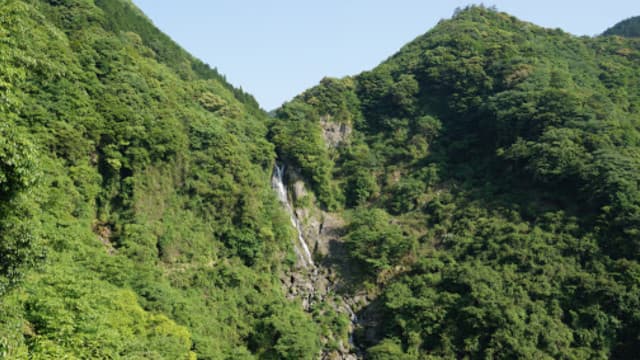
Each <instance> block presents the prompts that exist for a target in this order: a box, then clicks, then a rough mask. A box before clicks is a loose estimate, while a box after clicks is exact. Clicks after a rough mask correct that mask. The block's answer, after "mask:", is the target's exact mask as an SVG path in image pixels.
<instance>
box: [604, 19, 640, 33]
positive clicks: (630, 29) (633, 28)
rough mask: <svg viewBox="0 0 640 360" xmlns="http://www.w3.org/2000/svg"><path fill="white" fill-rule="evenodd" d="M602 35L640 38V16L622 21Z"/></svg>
mask: <svg viewBox="0 0 640 360" xmlns="http://www.w3.org/2000/svg"><path fill="white" fill-rule="evenodd" d="M602 35H605V36H610V35H618V36H623V37H640V16H635V17H632V18H628V19H626V20H623V21H620V22H619V23H617V24H615V25H614V26H612V27H611V28H609V29H607V31H605V32H604V33H603V34H602Z"/></svg>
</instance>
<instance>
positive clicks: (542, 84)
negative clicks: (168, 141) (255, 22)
mask: <svg viewBox="0 0 640 360" xmlns="http://www.w3.org/2000/svg"><path fill="white" fill-rule="evenodd" d="M639 115H640V42H639V41H638V40H636V39H624V38H620V37H595V38H587V37H575V36H572V35H570V34H568V33H565V32H563V31H562V30H558V29H555V30H554V29H545V28H541V27H538V26H535V25H533V24H531V23H527V22H523V21H520V20H518V19H516V18H514V17H512V16H509V15H508V14H505V13H501V12H498V11H495V10H492V9H486V8H484V7H482V6H473V7H469V8H467V9H464V10H462V11H460V12H457V13H456V15H455V16H454V17H453V18H452V19H450V20H444V21H441V22H440V23H439V24H438V25H437V26H436V27H435V28H433V29H432V30H430V31H429V32H427V33H426V34H424V35H423V36H420V37H418V38H417V39H415V40H414V41H412V42H410V43H409V44H407V45H405V46H404V47H403V48H402V49H401V50H400V51H399V52H398V53H396V54H395V55H393V56H391V57H390V58H389V59H387V60H386V61H384V62H383V63H382V64H380V65H379V66H378V67H376V68H375V69H373V70H371V71H365V72H363V73H361V74H359V75H357V76H353V77H346V78H342V79H334V78H325V79H323V80H322V81H321V82H320V84H319V85H318V86H316V87H313V88H311V89H309V90H307V91H305V92H304V93H302V94H301V95H299V96H297V97H296V98H295V99H293V100H292V101H290V102H288V103H286V104H285V105H283V107H282V108H280V109H279V110H278V111H277V114H276V120H275V121H274V123H273V124H272V126H271V127H270V131H269V137H270V139H271V141H272V142H273V143H274V144H275V145H276V152H277V153H278V156H279V158H280V159H282V160H283V161H285V162H286V163H288V164H290V167H291V168H294V169H296V171H297V173H298V174H300V176H302V177H303V178H304V179H305V182H306V184H307V187H308V188H309V189H311V191H312V193H313V196H311V195H308V196H307V198H308V199H307V200H306V201H300V204H299V205H298V207H299V208H300V209H301V210H304V209H313V208H318V209H323V210H324V211H325V212H327V213H331V214H334V215H335V216H340V217H342V218H343V219H344V220H345V221H346V225H345V227H344V229H343V234H342V240H343V241H344V246H345V249H346V251H347V254H348V255H347V256H348V258H349V263H348V265H346V266H342V268H336V270H337V271H342V273H343V275H344V276H345V278H346V279H351V287H352V288H354V289H355V290H354V291H355V294H358V293H359V292H360V293H362V292H364V294H365V295H363V297H364V296H366V299H367V300H366V301H361V302H360V305H359V308H357V309H356V310H357V313H358V319H360V320H359V327H360V329H358V330H356V332H355V341H356V344H358V346H359V347H360V348H362V349H363V351H364V352H365V353H366V354H367V358H370V359H427V358H429V359H432V358H434V359H435V358H501V359H503V358H504V359H507V358H508V359H512V358H527V359H574V358H575V359H586V358H618V359H623V358H626V359H631V358H635V357H636V356H637V354H636V352H637V349H638V348H640V337H639V336H638V335H639V334H640V303H639V302H638V299H640V291H639V289H640V286H639V285H640V277H639V276H638V274H640V264H639V263H638V261H639V260H640V188H639V186H640V177H639V175H638V171H637V169H638V168H639V166H640V116H639ZM309 199H311V201H310V200H309ZM302 200H305V199H304V198H303V199H302ZM301 213H304V212H301ZM321 229H322V227H321Z"/></svg>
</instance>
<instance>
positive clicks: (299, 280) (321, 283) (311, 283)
mask: <svg viewBox="0 0 640 360" xmlns="http://www.w3.org/2000/svg"><path fill="white" fill-rule="evenodd" d="M284 175H285V165H278V164H277V163H276V165H275V167H274V169H273V176H272V177H271V185H272V186H273V189H274V190H275V191H276V193H277V194H278V199H279V200H280V203H281V204H282V206H283V207H284V208H285V209H286V211H287V213H288V214H289V218H290V219H291V225H292V226H293V227H294V228H295V229H296V231H297V232H298V242H297V243H296V244H295V246H294V250H295V252H296V255H297V257H298V259H299V263H300V264H301V266H302V267H303V268H304V269H306V270H309V269H310V270H311V271H304V272H298V274H295V273H296V272H295V271H294V274H295V275H292V276H291V280H290V282H289V283H288V289H289V291H290V294H292V295H293V296H295V297H297V298H299V299H301V300H302V306H303V308H304V309H305V310H307V311H310V309H311V306H312V305H313V304H314V303H316V302H325V301H328V303H329V304H330V306H332V307H334V309H336V310H337V311H339V312H342V313H345V314H346V315H347V316H348V317H349V320H350V321H351V326H350V329H349V337H348V346H346V347H342V345H341V352H340V353H339V355H338V357H334V356H331V357H328V355H327V353H325V354H323V356H322V359H329V358H331V359H341V360H356V359H358V358H362V354H360V353H359V352H358V348H357V345H356V344H355V343H354V338H353V331H354V329H355V328H356V327H357V326H358V317H357V316H356V314H355V312H354V311H353V309H352V308H351V306H350V305H349V304H348V302H347V301H345V299H342V301H336V300H335V299H330V298H331V297H330V291H331V285H330V284H331V281H330V280H329V272H328V271H327V269H326V268H325V267H324V266H323V264H319V265H318V266H316V265H315V264H314V262H313V259H312V256H311V251H309V247H308V246H307V242H306V240H305V238H304V232H303V227H302V223H301V222H300V219H298V216H297V215H296V212H295V210H294V207H293V205H292V204H291V202H290V201H289V194H288V192H287V187H286V186H285V184H284ZM334 355H335V354H334Z"/></svg>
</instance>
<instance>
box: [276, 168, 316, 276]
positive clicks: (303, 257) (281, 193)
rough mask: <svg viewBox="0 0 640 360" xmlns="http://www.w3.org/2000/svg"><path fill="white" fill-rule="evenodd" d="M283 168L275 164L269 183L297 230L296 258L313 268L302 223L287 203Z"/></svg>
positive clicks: (306, 266) (287, 197)
mask: <svg viewBox="0 0 640 360" xmlns="http://www.w3.org/2000/svg"><path fill="white" fill-rule="evenodd" d="M284 170H285V167H284V165H280V166H279V165H278V164H276V166H275V168H274V169H273V176H272V177H271V185H272V186H273V188H274V190H276V192H277V193H278V199H279V200H280V203H282V206H284V207H285V209H287V212H288V213H289V218H290V219H291V225H293V227H294V228H295V229H296V231H297V232H298V245H297V246H294V249H295V251H296V254H297V255H298V258H300V262H301V263H302V265H303V266H304V267H305V268H308V267H311V268H315V264H314V263H313V258H312V257H311V251H309V246H307V242H306V241H305V240H304V235H303V233H302V225H301V224H300V220H298V217H297V216H296V213H295V212H294V211H293V207H292V206H291V204H290V203H289V195H288V193H287V188H286V187H285V185H284V180H283V177H284ZM300 249H302V251H300Z"/></svg>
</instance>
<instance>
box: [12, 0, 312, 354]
mask: <svg viewBox="0 0 640 360" xmlns="http://www.w3.org/2000/svg"><path fill="white" fill-rule="evenodd" d="M0 119H1V120H0V357H2V358H7V359H27V358H29V359H120V358H123V359H172V360H174V359H192V358H196V357H197V358H199V359H254V358H262V359H280V358H288V359H312V358H315V357H316V356H317V355H318V354H319V351H320V342H319V338H320V333H321V329H320V328H319V326H317V325H315V324H314V323H312V321H311V319H310V317H309V316H308V315H307V314H306V313H304V312H303V310H302V308H301V306H300V305H299V304H298V303H295V302H291V301H289V300H286V299H285V296H284V293H283V289H282V287H281V284H280V280H279V278H278V274H280V273H282V272H283V271H284V270H285V269H287V268H288V267H289V266H291V264H293V262H294V261H295V256H294V255H293V253H292V246H291V244H292V242H291V239H293V235H294V234H293V233H292V231H291V230H290V224H289V222H288V221H289V219H288V218H287V216H286V215H285V213H284V212H283V211H282V209H281V205H280V204H279V203H278V201H277V200H276V198H275V195H274V194H273V192H272V190H271V188H270V182H269V178H270V175H271V169H272V167H273V164H274V159H275V152H274V147H273V145H271V144H270V143H269V142H268V141H267V140H266V134H267V125H266V122H267V117H266V114H264V112H262V111H261V110H260V109H259V108H258V106H257V104H256V102H255V100H254V99H253V98H252V97H251V96H249V95H247V94H245V93H243V92H242V91H239V90H237V89H235V88H233V87H232V86H230V85H229V84H228V83H226V81H225V80H224V78H223V77H221V76H220V75H219V74H218V73H217V72H216V71H215V70H212V69H210V68H209V67H208V66H207V65H205V64H203V63H202V62H200V61H198V60H195V59H193V58H192V57H191V56H190V55H188V54H187V53H186V52H184V51H183V50H182V49H181V48H180V47H179V46H178V45H176V44H175V43H173V42H172V41H171V40H170V39H169V38H168V37H167V36H166V35H164V34H162V33H161V32H159V31H158V30H157V29H156V28H155V27H154V26H153V25H152V24H151V23H150V22H149V21H148V20H147V19H146V18H145V17H144V16H143V15H142V14H141V13H140V12H139V10H137V9H136V8H134V6H133V5H132V4H131V3H130V2H129V1H125V0H96V1H93V0H49V1H44V0H42V1H38V0H24V1H20V0H0Z"/></svg>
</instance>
